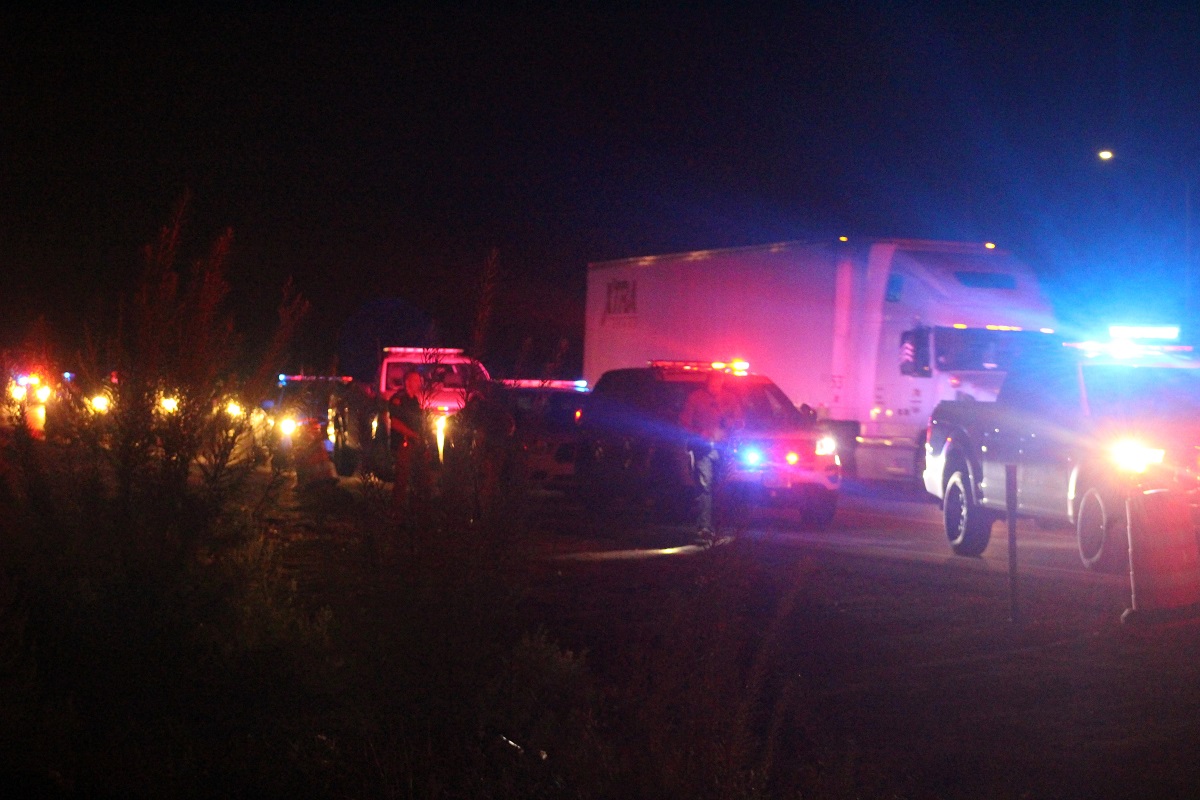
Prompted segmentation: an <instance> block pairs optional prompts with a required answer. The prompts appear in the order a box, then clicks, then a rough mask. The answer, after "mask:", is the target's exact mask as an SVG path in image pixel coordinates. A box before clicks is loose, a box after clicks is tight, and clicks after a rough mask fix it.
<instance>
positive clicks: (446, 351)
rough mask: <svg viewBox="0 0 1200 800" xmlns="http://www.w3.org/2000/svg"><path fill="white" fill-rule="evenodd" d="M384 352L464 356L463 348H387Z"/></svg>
mask: <svg viewBox="0 0 1200 800" xmlns="http://www.w3.org/2000/svg"><path fill="white" fill-rule="evenodd" d="M383 352H385V353H404V354H406V355H423V356H461V355H462V354H463V350H462V348H461V347H385V348H383Z"/></svg>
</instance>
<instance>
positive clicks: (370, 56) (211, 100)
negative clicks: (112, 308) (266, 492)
mask: <svg viewBox="0 0 1200 800" xmlns="http://www.w3.org/2000/svg"><path fill="white" fill-rule="evenodd" d="M893 5H898V6H900V8H896V7H893ZM345 8H348V9H352V8H360V9H361V8H366V7H356V6H346V7H345ZM470 8H471V10H464V8H462V7H460V8H447V9H446V10H439V11H430V12H426V13H412V14H402V13H400V12H388V13H384V12H382V11H380V12H378V13H368V12H366V11H361V10H360V11H355V12H354V13H351V12H350V11H339V12H338V13H337V14H328V15H324V16H322V15H317V14H314V13H309V12H305V13H299V12H297V13H283V12H271V13H261V14H248V13H237V14H231V13H211V14H201V13H198V12H179V13H176V14H174V15H171V16H141V17H128V18H122V17H112V16H110V15H105V16H100V15H91V16H70V15H68V16H62V15H54V16H53V17H51V16H49V15H47V16H44V17H42V16H36V15H34V16H29V15H27V16H19V17H14V16H3V17H0V25H2V29H0V63H2V65H3V67H2V70H0V269H3V274H4V276H5V278H4V289H3V291H2V296H0V319H3V320H4V322H3V323H2V324H0V337H2V340H3V341H7V342H11V341H13V340H14V339H17V338H19V337H20V336H21V333H22V330H23V328H24V327H25V326H27V324H28V322H29V320H30V318H32V317H34V316H37V315H39V314H45V315H46V316H47V317H48V318H49V319H50V321H51V323H52V325H53V326H54V327H55V329H56V330H57V331H59V332H60V334H61V335H64V336H70V335H74V334H75V332H76V331H77V329H78V327H77V326H78V321H79V319H81V318H82V317H83V316H85V315H86V314H87V313H88V309H89V308H90V307H91V306H92V305H93V304H95V302H96V300H95V298H100V299H104V298H107V297H111V296H112V294H113V293H114V292H116V291H119V290H120V289H122V288H123V287H126V286H128V285H129V283H130V282H131V281H132V280H133V279H134V277H135V276H136V275H137V273H138V271H139V266H138V249H139V247H140V246H141V245H142V244H144V243H146V242H148V241H149V240H151V239H152V238H153V237H154V235H155V232H156V230H157V229H158V228H159V227H160V226H161V225H162V224H164V223H165V222H166V221H167V219H168V218H169V216H170V213H171V210H172V207H173V206H174V204H175V203H176V201H177V200H178V199H179V198H180V197H181V196H182V195H183V193H184V192H185V191H190V193H191V197H192V200H191V206H190V214H189V227H188V242H189V243H190V244H191V245H192V246H193V247H194V248H195V250H196V251H197V252H199V251H201V250H203V249H205V248H206V247H207V246H208V245H209V244H210V243H211V241H212V240H213V238H214V237H215V236H216V235H217V233H218V232H219V231H220V230H222V229H223V228H225V227H227V226H228V227H232V228H233V229H234V232H235V251H234V260H233V265H232V273H231V277H232V280H233V282H234V285H235V290H236V292H235V297H234V303H235V305H236V308H237V309H238V313H239V315H240V317H241V319H242V323H243V325H244V326H245V328H246V329H247V330H248V331H250V332H251V333H256V332H258V331H260V330H264V329H265V328H266V327H268V326H269V324H270V323H271V321H272V319H273V309H274V306H275V303H276V300H277V295H278V291H279V288H280V287H281V286H282V284H283V282H284V280H285V279H286V278H287V276H289V275H291V276H294V277H295V279H296V282H297V284H298V286H299V287H300V289H301V290H302V291H303V292H304V294H306V295H307V296H308V297H310V298H311V299H312V300H313V303H314V314H313V316H312V318H311V320H310V326H309V328H308V329H307V330H306V332H305V335H304V337H303V339H302V341H301V343H300V345H299V348H298V351H297V359H298V360H299V359H303V360H306V361H308V362H310V365H311V366H321V365H322V364H320V363H318V362H322V361H323V360H325V359H327V358H328V355H330V354H331V353H332V352H333V350H334V343H335V341H336V338H337V335H338V330H339V328H340V327H341V325H342V323H343V322H344V320H345V319H346V317H347V316H348V315H349V314H350V313H351V312H352V311H353V310H354V309H355V308H358V307H359V306H360V305H361V304H363V303H364V302H366V301H368V300H370V299H372V298H377V297H381V296H385V297H402V298H405V299H407V300H408V301H410V302H411V303H413V304H414V305H416V306H418V307H420V308H423V309H425V310H426V311H428V312H429V313H430V314H432V315H434V316H435V317H437V318H438V319H439V322H440V324H441V326H442V329H443V332H444V334H445V336H446V338H448V339H450V340H452V341H451V342H450V343H456V344H464V343H466V342H465V338H466V335H467V332H468V331H469V329H470V324H471V321H472V319H473V316H474V308H473V297H474V291H475V286H476V285H477V283H478V277H479V275H480V274H481V272H482V267H483V263H484V260H485V258H486V256H487V253H488V252H489V250H490V249H491V248H493V247H496V248H499V253H500V265H501V270H502V281H503V285H504V288H505V294H504V300H505V303H506V306H505V309H504V310H505V311H507V312H508V313H502V314H501V318H500V321H499V328H498V330H497V334H496V335H497V337H498V338H497V344H496V347H497V349H498V350H502V349H503V348H504V347H505V346H508V347H509V348H510V349H511V342H512V341H515V340H516V339H519V336H520V334H521V333H524V332H526V331H528V332H530V333H534V334H535V335H536V336H537V337H538V339H539V341H545V342H546V343H547V344H546V346H549V343H550V342H551V340H553V339H554V338H555V337H556V336H557V335H560V334H561V333H568V334H569V335H571V336H573V337H578V336H579V335H580V333H581V329H580V326H581V318H580V314H581V309H580V304H581V301H582V292H583V284H584V271H585V264H586V263H587V262H588V261H594V260H601V259H607V258H617V257H624V256H631V255H644V254H650V253H657V252H668V251H678V250H686V249H696V248H708V247H717V246H730V245H743V244H755V243H764V242H770V241H779V240H785V239H798V238H806V237H810V236H827V235H836V234H840V233H848V234H850V235H863V236H905V237H913V238H918V237H919V238H941V239H970V240H982V239H987V240H993V241H996V242H998V243H1000V244H1001V246H1004V247H1008V248H1010V249H1014V250H1016V251H1017V252H1018V253H1019V254H1020V255H1022V256H1024V257H1025V258H1027V259H1028V260H1029V261H1031V262H1032V263H1033V264H1034V265H1035V267H1036V268H1038V269H1039V271H1040V272H1041V273H1042V274H1043V275H1044V277H1045V278H1046V280H1047V284H1048V285H1049V287H1050V288H1051V290H1052V292H1053V299H1054V300H1055V301H1056V304H1057V305H1058V308H1059V312H1060V314H1061V315H1062V316H1063V317H1065V318H1067V319H1073V318H1080V319H1085V318H1088V317H1089V316H1090V315H1093V314H1099V315H1104V314H1108V315H1122V316H1124V317H1126V318H1128V316H1129V315H1130V314H1136V315H1139V316H1142V317H1146V318H1156V319H1163V318H1170V317H1174V318H1179V317H1180V315H1181V314H1182V313H1183V310H1184V309H1183V302H1182V299H1181V298H1182V296H1183V289H1182V288H1181V287H1182V284H1183V268H1182V262H1183V253H1184V251H1185V247H1186V244H1187V237H1186V234H1185V231H1186V230H1187V225H1186V205H1185V200H1186V197H1187V190H1188V186H1189V185H1190V182H1191V179H1192V178H1195V177H1197V176H1200V146H1198V141H1197V137H1196V130H1197V126H1196V121H1197V119H1200V94H1198V93H1200V7H1195V6H1194V5H1190V6H1189V5H1188V4H1182V3H1181V4H1178V5H1176V6H1172V5H1163V6H1153V7H1151V6H1146V5H1144V4H1137V5H1130V4H1116V3H1113V4H1098V5H1095V6H1093V7H1091V8H1090V9H1088V10H1087V11H1086V13H1084V12H1083V11H1081V9H1082V8H1083V6H1081V5H1076V4H1070V5H1064V6H1061V7H1057V8H1055V7H1052V6H1045V5H1043V4H1039V3H1028V4H1022V5H1016V4H1005V3H1000V4H996V3H956V4H941V5H940V6H937V5H929V6H919V5H909V4H873V3H861V4H856V3H850V4H820V5H815V6H811V7H810V6H807V5H805V4H791V5H786V6H784V5H779V6H754V8H753V9H752V10H749V11H747V10H745V9H738V10H732V9H729V10H726V9H724V8H723V7H720V6H708V7H707V9H708V10H702V11H696V10H690V11H659V12H655V13H644V12H639V13H634V12H624V13H613V12H609V11H607V10H604V9H605V7H604V6H593V7H592V8H593V10H592V11H570V12H528V11H523V12H511V11H503V10H497V9H496V7H492V9H491V10H480V9H482V8H483V7H480V6H471V7H470ZM780 8H783V9H786V10H778V9H780ZM1101 146H1107V147H1111V148H1113V149H1114V150H1116V151H1117V153H1118V159H1117V160H1115V161H1114V162H1112V163H1109V164H1100V163H1099V162H1098V161H1097V160H1096V159H1095V156H1094V153H1095V151H1096V150H1097V149H1098V148H1100V147H1101ZM1193 205H1195V206H1200V191H1197V192H1196V197H1195V198H1194V202H1193ZM1193 216H1194V217H1196V218H1197V220H1196V221H1197V222H1200V213H1194V215H1193ZM1196 227H1197V230H1200V225H1197V226H1196ZM1191 238H1192V239H1193V240H1194V241H1193V248H1194V249H1196V250H1200V235H1193V236H1192V237H1191ZM1197 290H1198V291H1197V293H1198V294H1200V282H1198V287H1197ZM512 319H519V320H521V325H520V328H519V329H518V326H517V325H515V324H513V323H510V322H509V320H512ZM506 342H508V343H509V344H507V345H506V344H505V343H506ZM499 357H500V356H499V355H497V358H499ZM296 366H299V364H297V365H296Z"/></svg>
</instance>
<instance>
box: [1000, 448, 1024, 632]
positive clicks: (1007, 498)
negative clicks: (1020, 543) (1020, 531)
mask: <svg viewBox="0 0 1200 800" xmlns="http://www.w3.org/2000/svg"><path fill="white" fill-rule="evenodd" d="M1004 507H1005V510H1006V511H1007V512H1008V513H1007V517H1008V619H1009V621H1010V622H1013V623H1017V624H1019V623H1020V622H1021V604H1020V602H1019V601H1018V598H1017V465H1016V464H1005V465H1004Z"/></svg>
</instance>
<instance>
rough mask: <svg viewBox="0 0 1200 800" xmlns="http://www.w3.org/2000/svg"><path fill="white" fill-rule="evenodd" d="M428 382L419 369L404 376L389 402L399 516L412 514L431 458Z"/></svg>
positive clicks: (394, 497)
mask: <svg viewBox="0 0 1200 800" xmlns="http://www.w3.org/2000/svg"><path fill="white" fill-rule="evenodd" d="M424 391H425V381H424V380H423V379H422V378H421V374H420V373H419V372H417V371H416V370H410V371H409V372H408V373H407V374H405V376H404V385H403V387H402V388H401V389H399V390H398V391H397V392H396V393H395V394H393V395H392V396H391V398H390V399H389V400H388V418H389V420H390V423H389V424H390V425H391V432H392V437H393V440H394V441H396V446H395V449H396V479H395V483H394V484H393V487H392V505H393V507H394V509H395V512H396V514H397V516H404V515H406V514H411V513H412V511H413V502H412V501H413V498H414V496H415V495H417V494H419V493H420V491H421V490H422V481H423V479H424V475H425V460H426V459H427V458H428V455H429V447H428V437H427V435H426V430H427V429H428V425H426V421H425V409H424V408H422V405H421V401H422V395H423V394H424Z"/></svg>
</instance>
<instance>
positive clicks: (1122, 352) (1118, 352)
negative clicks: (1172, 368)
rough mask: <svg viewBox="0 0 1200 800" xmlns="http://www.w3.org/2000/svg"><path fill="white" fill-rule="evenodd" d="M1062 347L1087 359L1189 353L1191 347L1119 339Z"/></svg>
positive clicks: (1075, 343)
mask: <svg viewBox="0 0 1200 800" xmlns="http://www.w3.org/2000/svg"><path fill="white" fill-rule="evenodd" d="M1063 347H1073V348H1075V349H1076V350H1082V351H1083V354H1084V355H1085V356H1087V357H1088V358H1095V357H1096V356H1108V357H1110V358H1119V359H1123V358H1140V357H1144V356H1148V355H1162V354H1165V353H1190V352H1191V351H1192V346H1191V345H1188V344H1143V343H1141V342H1132V341H1129V340H1127V339H1121V340H1117V341H1113V342H1063Z"/></svg>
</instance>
